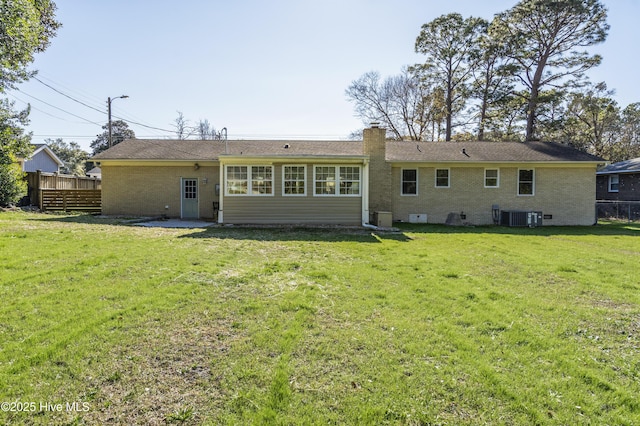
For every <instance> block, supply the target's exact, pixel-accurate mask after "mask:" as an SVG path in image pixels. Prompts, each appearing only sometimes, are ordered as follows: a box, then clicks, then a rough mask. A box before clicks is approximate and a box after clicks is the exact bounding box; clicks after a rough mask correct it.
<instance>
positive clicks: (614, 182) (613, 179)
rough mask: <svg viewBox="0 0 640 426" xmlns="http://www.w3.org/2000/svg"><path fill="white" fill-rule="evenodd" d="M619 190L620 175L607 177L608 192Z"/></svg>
mask: <svg viewBox="0 0 640 426" xmlns="http://www.w3.org/2000/svg"><path fill="white" fill-rule="evenodd" d="M619 190H620V175H609V192H618V191H619Z"/></svg>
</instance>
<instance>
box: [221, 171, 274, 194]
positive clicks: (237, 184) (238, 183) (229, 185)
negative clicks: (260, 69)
mask: <svg viewBox="0 0 640 426" xmlns="http://www.w3.org/2000/svg"><path fill="white" fill-rule="evenodd" d="M226 168H227V178H226V182H225V183H226V186H225V194H226V195H273V167H272V166H226Z"/></svg>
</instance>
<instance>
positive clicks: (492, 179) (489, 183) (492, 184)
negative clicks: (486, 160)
mask: <svg viewBox="0 0 640 426" xmlns="http://www.w3.org/2000/svg"><path fill="white" fill-rule="evenodd" d="M499 186H500V169H484V187H485V188H498V187H499Z"/></svg>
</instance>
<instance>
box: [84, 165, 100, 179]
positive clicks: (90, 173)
mask: <svg viewBox="0 0 640 426" xmlns="http://www.w3.org/2000/svg"><path fill="white" fill-rule="evenodd" d="M86 175H87V176H89V177H100V176H102V170H101V169H100V167H94V168H93V169H91V170H89V171H88V172H87V173H86Z"/></svg>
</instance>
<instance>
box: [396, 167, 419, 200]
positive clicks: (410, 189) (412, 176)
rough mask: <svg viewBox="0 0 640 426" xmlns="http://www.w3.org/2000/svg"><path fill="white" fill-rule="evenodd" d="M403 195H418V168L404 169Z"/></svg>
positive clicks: (401, 190) (401, 191) (401, 189)
mask: <svg viewBox="0 0 640 426" xmlns="http://www.w3.org/2000/svg"><path fill="white" fill-rule="evenodd" d="M400 194H402V195H418V170H417V169H402V187H401V188H400Z"/></svg>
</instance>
